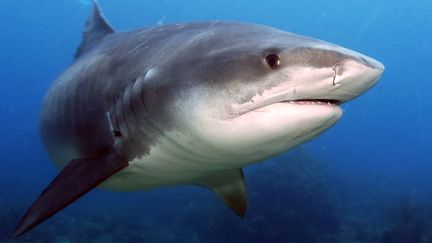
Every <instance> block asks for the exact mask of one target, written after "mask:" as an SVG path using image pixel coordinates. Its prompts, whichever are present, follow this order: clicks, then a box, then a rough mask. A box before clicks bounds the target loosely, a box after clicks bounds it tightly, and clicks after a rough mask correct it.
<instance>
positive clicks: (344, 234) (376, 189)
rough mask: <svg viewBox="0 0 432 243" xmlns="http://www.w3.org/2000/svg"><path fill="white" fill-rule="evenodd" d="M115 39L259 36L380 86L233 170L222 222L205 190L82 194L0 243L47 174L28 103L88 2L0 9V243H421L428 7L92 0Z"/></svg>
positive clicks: (428, 219) (427, 176)
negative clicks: (328, 122)
mask: <svg viewBox="0 0 432 243" xmlns="http://www.w3.org/2000/svg"><path fill="white" fill-rule="evenodd" d="M100 5H101V7H102V9H103V11H104V13H105V16H106V17H107V19H108V20H109V21H110V23H111V24H112V25H113V26H115V28H117V29H119V30H127V29H134V28H138V27H144V26H154V25H160V24H169V23H178V22H188V21H199V20H209V19H221V20H240V21H246V22H254V23H260V24H266V25H271V26H274V27H277V28H280V29H284V30H287V31H290V32H296V33H299V34H303V35H308V36H312V37H315V38H319V39H323V40H326V41H329V42H333V43H336V44H340V45H342V46H345V47H347V48H350V49H353V50H356V51H359V52H362V53H365V54H367V55H370V56H372V57H374V58H376V59H378V60H380V61H381V62H383V63H384V64H385V66H386V71H385V73H384V75H383V77H382V79H381V81H380V83H379V84H378V85H377V86H376V87H374V88H373V89H372V90H370V91H369V92H367V93H366V94H365V95H363V96H361V97H359V98H357V99H355V100H354V101H351V102H349V103H347V104H345V105H343V108H344V111H345V113H344V116H343V118H342V120H341V121H340V122H339V123H337V124H336V125H335V126H334V127H333V128H331V129H330V130H329V131H327V132H325V133H324V134H322V135H321V136H319V137H318V138H316V139H314V140H313V141H311V142H309V143H307V144H304V145H302V146H300V147H298V148H297V149H295V150H292V151H290V152H288V153H285V154H283V155H281V156H278V157H275V158H273V159H271V160H269V161H265V162H263V163H259V164H255V165H252V166H249V167H246V169H245V176H246V183H247V187H248V193H249V207H248V211H247V214H246V216H245V218H244V219H240V218H238V217H237V216H235V215H234V214H233V213H232V212H231V211H230V210H229V209H227V208H225V206H224V205H223V203H222V202H221V201H220V200H219V199H218V198H216V197H215V196H214V195H213V194H212V193H211V192H210V191H208V190H206V189H203V188H199V187H194V186H183V187H172V188H162V189H157V190H151V191H146V192H132V193H118V192H117V193H116V192H110V191H103V190H93V191H92V192H90V193H89V194H87V195H85V196H84V197H83V198H81V199H79V200H78V201H77V202H75V203H73V204H72V205H70V206H69V207H67V208H66V209H64V210H63V211H61V212H60V213H58V214H57V215H55V216H54V217H52V218H51V219H49V220H47V221H46V222H44V223H43V224H41V225H40V226H38V227H37V228H35V229H34V230H32V231H31V232H29V233H27V234H25V235H23V236H21V237H18V238H15V239H13V238H10V237H9V233H10V232H11V231H12V229H13V228H14V226H15V225H16V223H17V222H18V220H19V218H20V217H21V215H22V214H23V213H24V211H25V210H26V209H27V207H28V206H29V205H30V204H31V203H32V202H33V200H34V199H35V198H36V197H37V195H39V193H40V192H41V190H43V188H45V186H46V185H47V184H48V183H49V182H50V180H51V179H52V178H53V176H55V175H56V173H57V171H56V169H55V167H54V166H53V164H52V163H51V161H50V160H49V158H48V156H47V154H46V153H45V151H44V148H43V146H42V144H41V141H40V139H39V134H38V127H37V126H38V114H39V109H40V106H41V102H42V98H43V96H44V94H45V92H46V90H47V89H48V87H49V86H50V84H51V82H52V81H53V80H54V79H55V78H56V77H57V76H58V75H59V74H60V73H61V72H62V71H63V70H64V69H65V68H66V67H67V66H68V65H69V64H70V63H71V62H72V59H73V55H74V53H75V50H76V48H77V47H78V45H79V43H80V41H81V34H82V31H83V26H84V22H85V21H86V19H87V17H88V16H89V14H90V13H91V8H92V5H91V1H86V0H56V1H54V0H39V1H29V0H21V1H12V0H2V1H0V31H1V38H0V50H1V51H0V53H1V55H0V82H1V86H0V124H1V126H0V134H1V136H0V164H1V167H0V168H1V169H0V242H398V243H399V242H400V243H411V242H412V243H415V242H432V179H431V178H432V153H431V152H432V65H431V63H432V61H431V56H432V32H431V30H432V17H431V14H430V13H431V12H432V2H431V1H430V0H412V1H400V0H395V1H389V0H383V1H372V0H362V1H359V0H356V1H343V0H329V1H313V0H305V1H300V0H295V1H281V0H269V1H257V0H250V1H228V0H219V1H191V0H185V1H167V0H160V1H139V0H128V1H115V0H100Z"/></svg>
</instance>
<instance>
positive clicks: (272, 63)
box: [265, 53, 280, 69]
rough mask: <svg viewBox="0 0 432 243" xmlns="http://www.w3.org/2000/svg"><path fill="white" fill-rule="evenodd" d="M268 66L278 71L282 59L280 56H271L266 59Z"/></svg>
mask: <svg viewBox="0 0 432 243" xmlns="http://www.w3.org/2000/svg"><path fill="white" fill-rule="evenodd" d="M265 59H266V62H267V65H269V67H270V68H271V69H276V68H277V67H279V65H280V58H279V56H278V55H276V54H273V53H272V54H269V55H267V56H266V57H265Z"/></svg>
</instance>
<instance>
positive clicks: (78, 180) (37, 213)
mask: <svg viewBox="0 0 432 243" xmlns="http://www.w3.org/2000/svg"><path fill="white" fill-rule="evenodd" d="M126 166H128V160H127V159H125V158H123V157H121V156H119V155H117V154H116V153H115V152H114V151H112V150H109V151H108V152H104V153H103V154H101V155H100V156H97V157H95V158H91V159H74V160H72V161H70V162H69V163H68V164H67V165H66V166H65V167H64V168H63V170H62V171H61V172H60V173H59V174H58V175H57V176H56V177H55V178H54V180H53V181H52V182H51V184H50V185H49V186H48V187H47V188H46V189H45V190H44V191H43V192H42V194H41V195H40V196H39V198H38V199H37V200H36V201H35V202H34V203H33V205H32V206H31V207H30V208H29V209H28V210H27V212H26V213H25V214H24V216H23V217H22V219H21V221H20V222H19V224H18V225H17V227H16V228H15V230H14V232H13V236H18V235H21V234H23V233H25V232H27V231H28V230H30V229H32V228H33V227H35V226H36V225H38V224H40V223H41V222H43V221H44V220H46V219H47V218H49V217H51V216H52V215H54V214H55V213H57V212H58V211H60V210H61V209H63V208H65V207H66V206H68V205H69V204H70V203H72V202H73V201H75V200H77V199H78V198H80V197H81V196H82V195H84V194H86V193H87V192H89V191H90V190H91V189H93V188H94V187H96V186H98V185H99V184H100V183H102V182H103V181H105V180H106V179H108V178H109V177H110V176H111V175H113V174H115V173H116V172H118V171H119V170H121V169H123V168H125V167H126Z"/></svg>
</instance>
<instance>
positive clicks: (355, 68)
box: [12, 2, 384, 236]
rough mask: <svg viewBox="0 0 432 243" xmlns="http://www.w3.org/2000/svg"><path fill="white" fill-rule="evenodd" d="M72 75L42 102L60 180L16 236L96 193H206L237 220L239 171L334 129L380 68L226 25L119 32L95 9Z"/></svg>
mask: <svg viewBox="0 0 432 243" xmlns="http://www.w3.org/2000/svg"><path fill="white" fill-rule="evenodd" d="M83 35H84V36H83V40H82V43H81V45H80V47H79V48H78V50H77V52H76V55H75V59H74V61H73V63H72V64H71V65H70V67H68V68H67V69H66V70H65V71H64V72H63V74H61V75H60V76H59V78H58V79H57V80H56V81H55V82H54V83H53V85H52V87H51V88H50V89H49V91H48V92H47V94H46V97H45V98H44V101H43V105H42V108H41V114H40V134H41V138H42V142H43V144H44V145H45V147H46V149H47V152H48V154H49V156H50V158H51V159H52V160H53V161H54V162H55V164H56V165H57V166H58V167H59V168H60V172H59V174H58V175H57V176H56V177H55V178H54V179H53V180H52V182H51V183H50V184H49V185H48V186H47V188H46V189H45V190H43V192H42V193H41V194H40V196H39V197H38V198H37V199H36V200H35V202H34V203H33V204H32V205H31V206H30V208H29V209H28V210H27V211H26V213H25V214H24V216H23V217H22V218H21V221H20V222H19V223H18V225H17V226H16V228H15V230H14V231H13V232H12V235H13V236H19V235H22V234H24V233H25V232H27V231H29V230H30V229H32V228H34V227H35V226H37V225H38V224H40V223H42V222H43V221H44V220H46V219H47V218H49V217H51V216H53V215H54V214H55V213H57V212H58V211H60V210H62V209H63V208H65V207H66V206H68V205H69V204H71V203H72V202H74V201H75V200H77V199H78V198H80V197H81V196H83V195H84V194H86V193H87V192H89V191H91V190H92V189H93V188H95V187H101V188H106V189H110V190H115V191H132V190H147V189H152V188H158V187H164V186H176V185H186V184H192V185H199V186H203V187H205V188H208V189H210V190H212V191H213V192H215V193H216V195H218V196H219V197H220V198H221V199H222V201H223V202H224V203H225V204H226V205H227V206H228V207H229V208H231V209H232V210H233V211H234V212H235V213H236V214H237V215H239V216H244V215H245V213H246V208H247V192H246V186H245V176H244V174H243V171H242V168H243V167H244V166H246V165H248V164H251V163H256V162H260V161H263V160H266V159H269V158H271V157H273V156H276V155H278V154H280V153H283V152H285V151H288V150H290V149H292V148H294V147H295V146H297V145H300V144H302V143H305V142H307V141H309V140H311V139H312V138H314V137H316V136H318V135H319V134H321V133H322V132H324V131H325V130H327V129H328V128H330V127H331V126H333V125H334V124H335V123H336V122H337V121H338V120H339V119H340V118H341V116H342V113H343V112H342V109H341V104H343V103H345V102H347V101H349V100H352V99H354V98H356V97H358V96H359V95H361V94H363V93H364V92H365V91H367V90H368V89H370V88H371V87H372V86H374V85H375V84H376V83H377V81H378V80H379V79H380V77H381V75H382V73H383V71H384V66H383V64H381V63H380V62H379V61H377V60H375V59H373V58H371V57H368V56H366V55H363V54H360V53H358V52H355V51H352V50H349V49H346V48H343V47H341V46H338V45H335V44H331V43H328V42H325V41H321V40H318V39H314V38H310V37H306V36H302V35H297V34H293V33H290V32H286V31H282V30H278V29H275V28H272V27H268V26H263V25H258V24H250V23H242V22H225V21H207V22H192V23H181V24H170V25H162V26H155V27H149V28H143V29H137V30H132V31H117V30H115V29H114V28H113V27H112V26H111V25H110V24H109V23H108V22H107V20H106V19H105V17H104V16H103V14H102V13H101V11H100V7H99V5H98V4H97V2H94V8H93V14H92V15H91V17H90V18H89V20H88V22H87V24H86V28H85V31H84V34H83Z"/></svg>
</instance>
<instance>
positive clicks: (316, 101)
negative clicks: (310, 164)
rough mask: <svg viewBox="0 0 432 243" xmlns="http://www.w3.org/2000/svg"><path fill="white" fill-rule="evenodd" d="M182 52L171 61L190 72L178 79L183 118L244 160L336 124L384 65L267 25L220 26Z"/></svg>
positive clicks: (181, 48) (280, 149)
mask: <svg viewBox="0 0 432 243" xmlns="http://www.w3.org/2000/svg"><path fill="white" fill-rule="evenodd" d="M206 46H212V48H211V49H208V48H207V49H206V48H205V47H206ZM175 56H176V58H172V60H180V61H178V62H175V63H169V66H170V67H175V68H174V70H183V71H182V72H177V71H176V72H177V73H179V75H177V76H176V77H177V81H178V80H181V81H182V83H183V87H187V88H183V89H184V90H183V91H184V92H182V93H183V95H178V96H177V97H178V98H177V99H176V100H175V102H174V104H175V107H176V108H175V109H176V110H178V112H180V115H178V117H180V118H181V119H183V123H184V124H187V126H188V127H189V132H190V133H192V136H193V137H195V138H199V140H200V141H201V142H202V143H207V144H208V145H209V147H212V148H215V150H216V151H218V153H220V154H224V155H227V156H226V157H227V158H231V159H233V161H234V160H236V161H239V162H240V163H243V162H246V161H248V162H250V161H258V160H262V159H265V158H268V157H271V156H273V155H275V154H278V153H281V152H283V151H286V150H288V149H290V148H292V147H294V146H296V145H298V144H301V143H303V142H305V141H307V140H309V139H311V138H313V137H315V136H317V135H318V134H320V133H321V132H323V131H324V130H326V129H328V128H329V127H331V126H332V125H334V124H335V123H336V122H337V121H338V120H339V119H340V118H341V116H342V109H341V107H340V105H341V104H343V103H344V102H347V101H349V100H351V99H353V98H355V97H357V96H359V95H360V94H362V93H364V92H365V91H366V90H368V89H369V88H371V87H372V86H373V85H374V84H376V82H377V81H378V79H379V78H380V76H381V74H382V72H383V70H384V66H383V65H382V64H381V63H380V62H378V61H376V60H374V59H372V58H370V57H367V56H365V55H362V54H360V53H358V52H355V51H351V50H348V49H346V48H343V47H340V46H337V45H334V44H330V43H327V42H323V41H320V40H316V39H312V38H308V37H304V36H299V35H295V34H292V33H288V32H284V31H280V30H276V29H273V28H269V27H264V26H259V25H243V24H224V23H214V24H213V25H212V26H211V27H208V29H207V30H206V31H200V33H199V34H197V35H196V36H195V37H194V38H192V39H191V40H190V41H189V42H186V43H181V44H179V45H178V46H177V53H176V54H175ZM178 57H181V58H178ZM191 67H193V68H191Z"/></svg>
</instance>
